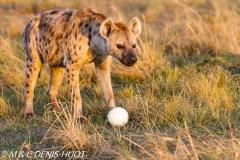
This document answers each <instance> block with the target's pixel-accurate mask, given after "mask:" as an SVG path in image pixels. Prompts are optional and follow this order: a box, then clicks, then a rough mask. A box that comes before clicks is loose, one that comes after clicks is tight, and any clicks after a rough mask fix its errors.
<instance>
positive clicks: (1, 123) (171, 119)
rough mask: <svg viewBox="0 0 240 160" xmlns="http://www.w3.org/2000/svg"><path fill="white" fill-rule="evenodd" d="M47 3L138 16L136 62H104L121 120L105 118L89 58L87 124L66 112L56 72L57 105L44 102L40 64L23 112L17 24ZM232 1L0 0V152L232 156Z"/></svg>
mask: <svg viewBox="0 0 240 160" xmlns="http://www.w3.org/2000/svg"><path fill="white" fill-rule="evenodd" d="M55 7H65V8H66V7H68V8H75V9H78V8H82V7H92V8H95V9H97V10H98V11H100V12H102V13H105V14H106V15H108V16H109V17H111V18H113V19H114V20H116V21H125V22H129V21H130V20H131V19H132V17H134V16H136V17H138V18H139V19H140V21H141V23H142V26H143V30H142V34H141V36H140V37H141V38H139V39H138V57H139V58H138V62H137V64H136V65H135V66H134V67H131V68H129V67H126V66H123V65H122V64H120V63H119V62H117V60H115V61H114V63H113V65H112V72H111V73H112V74H111V77H112V82H113V89H114V95H115V98H116V103H117V105H118V106H121V107H123V108H125V109H126V110H127V111H128V112H129V117H130V119H129V123H128V124H127V125H126V126H124V127H122V128H114V127H111V125H109V124H108V122H107V119H106V117H107V110H106V106H105V103H104V99H103V96H102V94H101V90H100V87H99V84H98V83H97V81H96V77H95V71H94V67H93V66H92V64H88V65H86V66H85V67H84V68H83V69H82V70H81V71H80V72H81V73H80V86H81V94H82V97H83V107H85V108H86V109H87V110H88V117H87V120H88V122H87V124H84V125H81V126H80V125H79V124H77V123H75V121H74V120H73V118H72V107H71V104H69V96H68V92H67V85H66V82H65V81H64V82H63V84H62V86H61V90H60V95H59V98H60V100H61V106H62V107H63V112H62V113H56V112H54V111H53V110H52V109H51V105H50V104H49V100H48V97H47V94H46V90H47V87H48V82H49V68H48V66H47V65H45V66H44V67H43V69H42V71H41V76H40V78H39V79H38V81H37V86H36V89H35V97H34V110H35V117H34V118H32V119H28V120H24V119H23V102H24V96H23V93H24V72H25V65H26V64H25V57H24V52H23V44H22V40H21V36H22V32H23V30H24V28H25V26H26V25H27V23H28V22H29V21H30V20H31V19H32V18H33V17H34V15H36V14H37V13H39V12H40V11H41V10H46V9H50V8H55ZM239 7H240V2H237V1H234V0H223V1H217V0H213V1H208V0H196V1H195V0H194V1H193V0H182V1H177V0H168V1H166V0H150V1H146V2H145V1H134V0H128V1H124V2H123V1H121V0H115V1H111V2H109V1H105V0H104V1H95V0H93V1H90V2H89V1H87V0H83V1H63V0H59V1H53V0H47V1H43V0H40V1H31V0H24V1H23V0H3V1H1V2H0V14H1V16H0V22H1V23H0V57H1V58H0V84H1V85H0V91H1V92H0V93H1V94H0V95H1V96H0V107H1V110H0V135H1V137H0V154H1V155H0V157H3V153H8V154H10V153H11V152H13V151H14V152H15V151H18V153H21V152H22V151H24V153H30V151H33V152H32V153H31V156H33V157H34V153H36V152H37V151H59V152H63V151H86V152H85V154H84V158H85V159H239V156H240V155H239V153H240V146H239V143H240V125H239V124H240V112H239V110H240V101H239V99H240V92H239V89H240V88H239V87H240V80H239V79H240V76H239V73H240V57H239V55H240V46H239V40H240V28H239V23H240V13H239V11H238V8H239ZM8 156H9V155H8ZM12 156H13V155H12ZM17 156H20V154H19V155H17ZM35 156H36V155H35ZM38 156H39V155H38ZM24 158H25V159H27V157H26V155H25V157H24ZM35 158H41V157H35ZM45 158H46V157H45Z"/></svg>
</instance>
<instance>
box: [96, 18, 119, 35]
mask: <svg viewBox="0 0 240 160" xmlns="http://www.w3.org/2000/svg"><path fill="white" fill-rule="evenodd" d="M115 29H116V26H115V24H114V22H113V20H112V19H111V18H108V19H106V20H105V21H104V22H103V23H102V25H101V27H100V34H101V36H103V37H104V38H105V39H107V38H108V36H109V35H110V33H111V32H112V31H113V30H115Z"/></svg>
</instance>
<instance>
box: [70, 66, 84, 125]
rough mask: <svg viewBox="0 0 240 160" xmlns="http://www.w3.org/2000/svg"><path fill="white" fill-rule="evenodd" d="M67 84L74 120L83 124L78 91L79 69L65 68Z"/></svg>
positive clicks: (80, 99)
mask: <svg viewBox="0 0 240 160" xmlns="http://www.w3.org/2000/svg"><path fill="white" fill-rule="evenodd" d="M66 70H67V83H68V86H69V91H70V95H71V104H72V105H73V106H74V118H75V119H77V120H78V121H80V122H83V121H84V119H83V117H82V116H83V115H82V98H81V95H80V90H79V68H76V67H73V66H67V69H66Z"/></svg>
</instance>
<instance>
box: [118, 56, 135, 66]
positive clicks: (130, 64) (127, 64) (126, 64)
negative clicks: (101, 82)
mask: <svg viewBox="0 0 240 160" xmlns="http://www.w3.org/2000/svg"><path fill="white" fill-rule="evenodd" d="M113 57H114V58H116V59H117V60H119V61H120V62H121V63H122V64H124V65H125V66H128V67H131V66H133V65H134V64H135V63H125V62H124V61H123V60H122V59H121V58H119V57H118V56H116V55H113Z"/></svg>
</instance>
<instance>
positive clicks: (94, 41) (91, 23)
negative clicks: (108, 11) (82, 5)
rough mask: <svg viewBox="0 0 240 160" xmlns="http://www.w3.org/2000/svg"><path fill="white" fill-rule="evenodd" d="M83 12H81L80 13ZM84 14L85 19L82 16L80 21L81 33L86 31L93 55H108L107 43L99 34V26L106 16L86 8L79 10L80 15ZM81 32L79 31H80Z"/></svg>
mask: <svg viewBox="0 0 240 160" xmlns="http://www.w3.org/2000/svg"><path fill="white" fill-rule="evenodd" d="M81 12H83V14H82V13H81ZM82 15H85V16H86V17H87V19H85V18H83V20H82V21H81V22H80V25H81V23H82V28H81V29H82V32H83V34H84V33H85V34H86V33H87V35H86V36H87V37H88V39H89V42H90V43H89V45H90V50H91V52H92V53H93V54H94V55H95V56H100V55H109V52H108V45H107V41H106V39H105V38H103V37H102V36H101V35H100V26H101V24H102V23H103V22H104V21H105V20H106V19H107V17H106V16H105V15H103V14H101V13H99V12H98V11H96V10H94V9H90V8H86V9H83V10H81V11H80V16H82ZM80 32H81V31H80Z"/></svg>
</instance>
